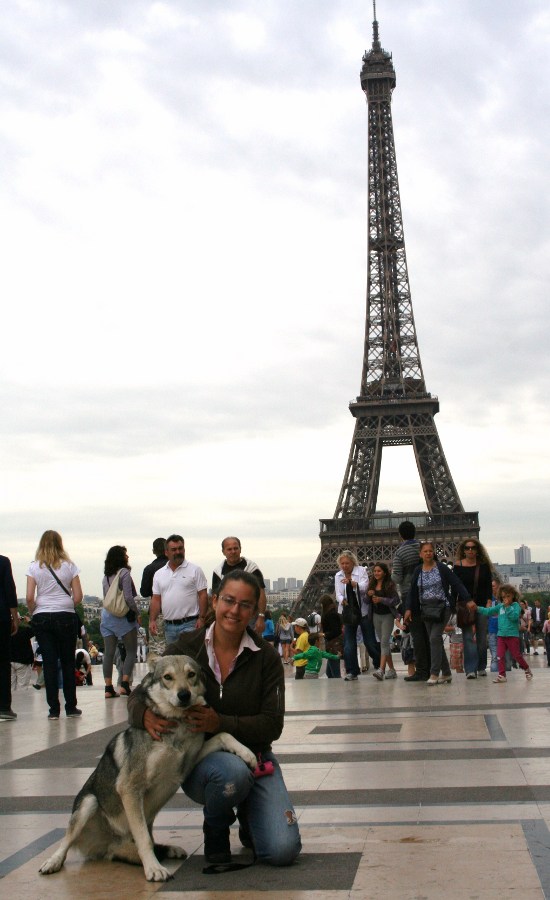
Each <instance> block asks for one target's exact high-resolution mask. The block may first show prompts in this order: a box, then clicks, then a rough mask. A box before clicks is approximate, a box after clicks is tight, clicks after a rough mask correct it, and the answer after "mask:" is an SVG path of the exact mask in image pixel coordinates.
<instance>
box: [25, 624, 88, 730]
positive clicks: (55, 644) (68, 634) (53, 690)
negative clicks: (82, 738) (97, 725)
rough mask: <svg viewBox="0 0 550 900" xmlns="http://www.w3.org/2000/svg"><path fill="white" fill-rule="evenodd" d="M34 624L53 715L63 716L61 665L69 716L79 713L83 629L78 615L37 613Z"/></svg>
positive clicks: (66, 709) (66, 708)
mask: <svg viewBox="0 0 550 900" xmlns="http://www.w3.org/2000/svg"><path fill="white" fill-rule="evenodd" d="M32 624H33V628H34V631H35V635H36V640H37V641H38V646H39V647H40V652H41V654H42V669H43V672H44V684H45V687H46V699H47V701H48V706H49V707H50V713H51V714H52V715H55V716H58V715H59V710H60V706H59V687H58V668H57V661H58V660H59V662H60V664H61V673H62V676H63V695H64V697H65V712H72V710H73V709H76V681H75V675H74V658H75V653H76V631H77V625H79V621H78V617H77V615H76V613H70V612H59V613H36V614H35V615H34V616H33V617H32Z"/></svg>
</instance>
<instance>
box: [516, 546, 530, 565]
mask: <svg viewBox="0 0 550 900" xmlns="http://www.w3.org/2000/svg"><path fill="white" fill-rule="evenodd" d="M514 562H515V564H516V566H525V565H528V564H529V563H530V562H531V548H530V547H526V546H525V544H522V545H521V547H518V549H517V550H514Z"/></svg>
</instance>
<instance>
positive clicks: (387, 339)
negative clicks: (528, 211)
mask: <svg viewBox="0 0 550 900" xmlns="http://www.w3.org/2000/svg"><path fill="white" fill-rule="evenodd" d="M373 6H374V21H373V41H372V47H371V49H370V50H369V51H367V52H366V53H365V55H364V56H363V67H362V69H361V87H362V89H363V91H364V92H365V94H366V98H367V107H368V122H369V127H368V133H369V148H368V149H369V152H368V160H369V171H368V175H369V218H368V281H367V320H366V327H365V348H364V356H363V372H362V376H361V393H360V395H359V396H358V397H357V399H356V400H355V401H353V402H352V403H350V406H349V408H350V412H351V414H352V416H353V417H354V418H355V430H354V433H353V440H352V443H351V449H350V453H349V458H348V464H347V467H346V472H345V475H344V481H343V484H342V489H341V491H340V496H339V497H338V503H337V504H336V510H335V512H334V516H333V518H332V519H321V521H320V525H321V532H320V538H321V551H320V553H319V556H318V557H317V560H316V561H315V564H314V566H313V568H312V570H311V572H310V574H309V576H308V578H307V581H306V583H305V585H304V587H303V589H302V592H301V594H300V597H299V599H298V600H297V602H296V604H295V606H294V610H293V614H294V615H296V614H298V612H299V611H301V612H302V613H303V612H306V611H308V610H310V609H311V608H312V607H313V606H314V604H315V602H316V600H317V599H318V597H319V595H320V594H321V593H324V592H325V591H328V592H332V590H333V585H334V582H333V578H334V574H335V572H336V570H337V563H336V560H337V557H338V554H339V553H340V552H341V551H342V550H344V549H350V550H353V551H354V553H355V554H356V555H357V558H358V559H359V562H360V564H361V565H367V564H368V563H371V562H373V561H375V560H376V561H381V560H385V561H388V562H390V561H391V559H392V557H393V554H394V551H395V550H396V549H397V547H398V546H399V544H400V543H401V538H400V536H399V533H398V530H397V529H398V526H399V524H400V522H402V521H403V520H404V519H408V520H409V521H411V522H414V524H415V525H416V529H417V536H418V537H419V538H420V539H424V540H432V541H434V542H435V544H436V548H437V553H438V555H439V556H440V557H446V558H449V559H452V558H454V554H455V550H456V547H457V545H458V543H459V542H460V541H461V540H462V539H463V538H465V537H468V536H477V535H479V521H478V513H477V512H465V511H464V507H463V506H462V503H461V502H460V498H459V496H458V492H457V490H456V487H455V485H454V482H453V479H452V477H451V473H450V470H449V467H448V465H447V461H446V459H445V454H444V453H443V448H442V446H441V442H440V440H439V436H438V433H437V428H436V425H435V422H434V416H435V414H436V413H437V412H438V411H439V402H438V399H437V397H435V396H433V395H432V394H429V393H428V392H427V390H426V384H425V381H424V374H423V372H422V364H421V362H420V353H419V351H418V341H417V337H416V329H415V324H414V316H413V309H412V303H411V292H410V287H409V276H408V271H407V257H406V253H405V237H404V233H403V220H402V216H401V200H400V196H399V182H398V178H397V161H396V156H395V144H394V138H393V124H392V114H391V96H392V91H393V89H394V88H395V83H396V81H395V70H394V67H393V62H392V56H391V53H388V52H387V51H386V50H383V49H382V46H381V44H380V40H379V36H378V22H377V20H376V3H375V2H374V3H373ZM402 445H412V447H413V449H414V455H415V459H416V464H417V466H418V474H419V476H420V481H421V483H422V489H423V491H424V497H425V500H426V506H427V511H426V512H401V513H393V512H376V501H377V498H378V486H379V481H380V466H381V462H382V450H383V448H384V447H398V446H402Z"/></svg>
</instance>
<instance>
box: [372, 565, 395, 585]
mask: <svg viewBox="0 0 550 900" xmlns="http://www.w3.org/2000/svg"><path fill="white" fill-rule="evenodd" d="M376 568H378V569H382V571H383V573H384V579H383V581H382V590H383V591H389V590H391V589H392V588H393V587H394V584H393V581H392V580H391V575H390V570H389V567H388V566H387V565H386V563H384V562H377V563H375V564H374V566H373V567H372V572H373V573H372V575H371V576H370V578H369V591H373V590H375V588H376V584H377V579H376V578H375V577H374V570H375V569H376Z"/></svg>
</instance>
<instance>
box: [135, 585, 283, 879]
mask: <svg viewBox="0 0 550 900" xmlns="http://www.w3.org/2000/svg"><path fill="white" fill-rule="evenodd" d="M259 596H260V586H259V584H258V581H257V580H256V578H255V577H254V575H251V574H250V573H249V572H243V571H242V570H235V571H234V572H230V573H229V574H228V575H226V576H225V578H224V579H223V580H222V582H221V584H220V586H219V588H218V596H216V597H214V598H213V601H212V604H213V608H214V612H215V620H214V622H213V624H212V625H210V626H209V627H203V628H197V629H194V630H193V631H188V632H182V633H181V634H180V635H179V638H178V640H177V641H176V643H174V644H170V645H169V646H168V647H167V648H166V652H165V654H164V655H166V656H170V655H172V654H184V655H187V656H191V657H193V659H196V660H197V662H198V663H200V665H201V667H202V672H203V676H204V681H205V684H206V693H205V698H206V702H207V704H208V706H194V707H190V708H189V709H188V710H187V721H188V723H189V725H190V727H191V729H192V730H193V731H196V732H201V733H204V734H206V735H207V736H208V735H212V734H216V733H217V732H220V731H226V732H228V733H229V734H231V735H233V736H234V737H235V738H236V739H237V740H238V741H241V743H243V744H245V746H247V747H249V749H250V750H252V752H253V753H255V754H256V756H258V755H259V754H261V757H262V761H264V762H269V763H270V764H271V765H270V768H271V767H272V768H273V773H272V774H270V775H266V776H265V777H258V778H254V777H253V775H252V773H251V771H250V769H249V768H248V766H247V765H246V763H245V762H243V760H242V759H239V757H237V756H234V755H233V754H232V753H224V752H217V753H211V754H210V755H209V756H207V757H206V758H205V759H203V760H202V761H201V762H199V763H198V764H197V765H196V766H195V768H194V769H193V770H192V772H191V774H190V775H189V776H188V777H187V778H186V780H185V782H184V783H183V785H182V788H183V791H184V792H185V793H186V794H187V796H189V797H191V799H192V800H194V801H195V802H196V803H201V804H202V805H203V807H204V825H203V831H204V852H205V857H206V860H207V862H209V863H211V864H227V863H230V862H231V848H230V841H229V837H230V833H229V828H230V826H231V825H232V824H233V822H234V821H235V819H236V818H237V817H238V819H239V823H240V829H239V838H240V840H241V843H242V844H243V845H244V846H245V847H251V848H253V849H254V852H255V854H256V856H257V857H258V859H259V861H260V862H263V863H266V864H267V865H272V866H287V865H290V864H291V863H292V862H293V861H294V859H295V858H296V857H297V856H298V854H299V852H300V849H301V841H300V832H299V829H298V822H297V819H296V814H295V812H294V809H293V806H292V803H291V801H290V798H289V796H288V792H287V789H286V786H285V783H284V780H283V776H282V773H281V769H280V767H279V763H278V761H277V759H276V757H275V756H274V754H273V753H272V751H271V744H272V742H273V741H275V740H277V738H279V736H280V734H281V732H282V730H283V723H284V690H285V683H284V681H285V680H284V669H283V664H282V662H281V659H280V656H279V654H278V652H277V651H276V650H275V648H274V647H273V645H272V644H269V643H268V642H267V641H264V640H262V638H260V637H258V636H257V635H256V634H255V632H254V631H253V630H252V628H251V627H249V623H250V622H251V621H252V620H253V619H254V616H255V614H256V610H257V607H258V600H259ZM128 715H129V721H130V724H131V725H133V726H134V727H137V728H145V730H146V731H147V732H148V733H149V734H150V735H151V737H152V738H153V740H162V735H163V734H165V733H166V732H167V731H170V730H172V728H173V726H174V723H171V722H170V721H168V720H166V719H164V718H162V717H161V716H157V715H155V713H153V712H152V710H150V709H148V708H147V707H146V706H145V704H144V698H143V694H142V689H141V687H137V688H136V689H135V690H134V692H133V693H132V695H131V697H130V698H129V700H128ZM228 785H230V786H231V790H230V791H229V790H227V786H228ZM235 809H236V815H235Z"/></svg>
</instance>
